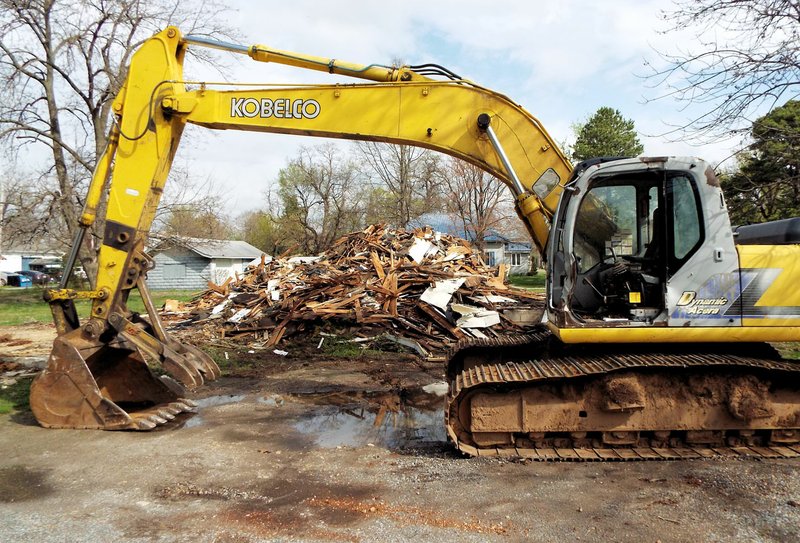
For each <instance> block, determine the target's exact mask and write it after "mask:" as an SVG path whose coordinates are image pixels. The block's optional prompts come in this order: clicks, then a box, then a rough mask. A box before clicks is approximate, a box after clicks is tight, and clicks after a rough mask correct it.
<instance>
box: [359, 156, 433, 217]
mask: <svg viewBox="0 0 800 543" xmlns="http://www.w3.org/2000/svg"><path fill="white" fill-rule="evenodd" d="M357 146H358V149H359V154H360V155H361V158H362V159H363V161H364V162H365V164H366V171H367V172H368V173H372V174H375V175H377V176H378V180H379V181H380V183H381V184H382V185H383V187H385V189H386V190H387V193H388V196H389V198H388V200H389V201H388V202H387V203H388V209H387V210H386V211H387V215H386V220H387V221H388V222H391V223H392V224H393V225H395V226H399V227H406V226H408V223H409V222H410V221H411V220H412V219H414V218H416V217H418V216H420V215H422V214H423V213H427V212H428V211H433V210H435V209H436V208H437V207H438V203H439V201H440V198H439V195H440V194H441V193H440V190H439V186H438V185H437V184H436V183H434V182H433V178H434V174H435V171H436V168H437V163H438V157H436V156H435V155H434V154H433V153H432V152H431V151H428V150H427V149H422V148H419V147H412V146H410V145H393V144H388V143H375V142H359V143H358V144H357Z"/></svg>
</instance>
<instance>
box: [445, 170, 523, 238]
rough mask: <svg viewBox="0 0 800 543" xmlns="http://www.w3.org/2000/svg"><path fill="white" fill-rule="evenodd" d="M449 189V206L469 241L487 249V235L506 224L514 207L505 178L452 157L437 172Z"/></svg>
mask: <svg viewBox="0 0 800 543" xmlns="http://www.w3.org/2000/svg"><path fill="white" fill-rule="evenodd" d="M437 177H438V178H439V179H440V181H441V183H442V185H443V186H444V187H445V188H446V189H447V196H448V197H447V198H446V205H447V210H448V212H449V213H450V214H451V215H454V216H456V217H458V220H460V221H461V223H462V224H463V226H464V232H466V234H467V235H468V236H469V238H470V241H472V243H473V244H474V245H475V246H476V247H478V248H479V249H480V250H483V249H485V248H486V235H487V233H488V232H489V231H490V230H492V229H496V228H499V227H501V225H503V224H505V223H506V222H507V221H508V219H509V218H510V216H511V215H513V214H514V213H513V209H512V207H511V205H510V202H509V194H510V193H509V192H508V191H507V189H506V187H505V185H504V184H503V182H502V181H500V180H498V179H497V178H495V177H492V176H491V175H489V174H488V173H486V172H485V171H483V170H482V169H480V168H478V167H477V166H473V165H472V164H469V163H467V162H464V161H463V160H458V159H455V158H453V159H450V160H449V161H447V163H446V165H445V166H444V167H443V168H441V170H440V171H439V172H438V173H437Z"/></svg>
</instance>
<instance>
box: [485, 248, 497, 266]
mask: <svg viewBox="0 0 800 543" xmlns="http://www.w3.org/2000/svg"><path fill="white" fill-rule="evenodd" d="M486 264H487V265H488V266H496V265H497V257H496V256H495V252H494V251H486Z"/></svg>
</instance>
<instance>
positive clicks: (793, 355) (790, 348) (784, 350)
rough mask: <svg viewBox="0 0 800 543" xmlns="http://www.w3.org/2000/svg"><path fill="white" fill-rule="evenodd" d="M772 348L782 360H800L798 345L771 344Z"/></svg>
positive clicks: (799, 345)
mask: <svg viewBox="0 0 800 543" xmlns="http://www.w3.org/2000/svg"><path fill="white" fill-rule="evenodd" d="M772 346H773V347H775V348H776V349H778V352H779V353H781V356H782V357H783V358H786V359H788V360H800V343H796V342H792V343H773V344H772Z"/></svg>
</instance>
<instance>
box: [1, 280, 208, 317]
mask: <svg viewBox="0 0 800 543" xmlns="http://www.w3.org/2000/svg"><path fill="white" fill-rule="evenodd" d="M43 293H44V289H42V288H40V287H32V288H14V287H4V288H0V326H9V325H13V324H24V323H29V322H52V320H53V317H52V314H51V313H50V306H49V305H48V304H47V303H45V301H44V300H43V299H42V294H43ZM195 294H196V292H193V291H189V290H157V291H153V292H152V296H153V303H154V304H155V306H156V307H161V306H162V305H164V301H165V300H168V299H170V300H178V301H181V302H186V301H189V300H191V299H192V297H194V295H195ZM91 305H92V304H91V302H90V301H88V300H78V301H76V302H75V307H76V308H77V310H78V315H80V316H82V317H83V316H86V315H88V314H89V310H90V308H91ZM128 307H129V308H130V309H131V310H133V311H137V312H139V313H144V311H145V310H144V304H143V303H142V297H141V296H140V295H139V292H138V291H136V290H134V291H133V292H131V296H130V298H129V300H128Z"/></svg>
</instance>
